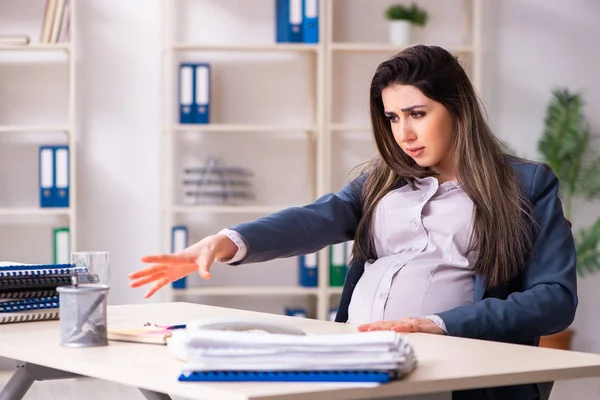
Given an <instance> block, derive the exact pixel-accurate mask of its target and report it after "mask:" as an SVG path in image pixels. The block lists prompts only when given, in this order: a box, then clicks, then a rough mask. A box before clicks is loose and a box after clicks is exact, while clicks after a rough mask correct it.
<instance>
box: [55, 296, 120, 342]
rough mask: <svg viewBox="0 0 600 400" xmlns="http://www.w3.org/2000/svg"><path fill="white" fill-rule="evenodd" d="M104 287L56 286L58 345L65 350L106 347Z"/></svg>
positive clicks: (105, 297)
mask: <svg viewBox="0 0 600 400" xmlns="http://www.w3.org/2000/svg"><path fill="white" fill-rule="evenodd" d="M108 290H109V287H108V286H107V285H85V286H76V285H75V286H60V287H58V288H57V291H58V293H59V296H60V297H59V307H60V308H59V311H60V344H61V346H65V347H95V346H107V345H108V335H107V329H106V304H107V302H106V299H107V297H108Z"/></svg>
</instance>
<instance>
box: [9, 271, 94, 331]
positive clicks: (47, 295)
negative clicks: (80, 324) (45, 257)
mask: <svg viewBox="0 0 600 400" xmlns="http://www.w3.org/2000/svg"><path fill="white" fill-rule="evenodd" d="M74 274H77V275H78V279H79V281H80V282H81V283H92V282H95V281H97V277H94V276H92V275H90V274H88V273H87V271H84V270H82V269H81V268H76V267H75V266H74V265H72V264H19V263H14V262H0V324H7V323H13V322H26V321H39V320H51V319H58V318H59V298H58V292H57V290H56V289H57V287H59V286H66V285H71V279H72V277H73V275H74Z"/></svg>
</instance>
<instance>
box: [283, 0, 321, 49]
mask: <svg viewBox="0 0 600 400" xmlns="http://www.w3.org/2000/svg"><path fill="white" fill-rule="evenodd" d="M275 25H276V35H275V40H276V41H277V43H319V0H275Z"/></svg>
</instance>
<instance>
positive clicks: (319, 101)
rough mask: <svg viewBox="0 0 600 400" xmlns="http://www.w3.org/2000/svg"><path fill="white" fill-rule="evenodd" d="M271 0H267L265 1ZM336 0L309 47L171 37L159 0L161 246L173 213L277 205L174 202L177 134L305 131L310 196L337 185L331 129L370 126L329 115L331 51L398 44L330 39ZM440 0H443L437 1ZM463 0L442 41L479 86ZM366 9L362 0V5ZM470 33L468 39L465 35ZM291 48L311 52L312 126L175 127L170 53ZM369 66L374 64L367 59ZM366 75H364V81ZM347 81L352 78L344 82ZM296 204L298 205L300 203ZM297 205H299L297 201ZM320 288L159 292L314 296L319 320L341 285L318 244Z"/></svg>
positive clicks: (470, 10)
mask: <svg viewBox="0 0 600 400" xmlns="http://www.w3.org/2000/svg"><path fill="white" fill-rule="evenodd" d="M264 1H272V0H264ZM342 1H343V0H320V1H319V36H320V43H319V44H316V45H311V44H309V45H306V44H264V45H263V44H259V45H255V44H252V45H247V44H239V45H231V44H230V45H211V44H199V43H182V42H176V41H174V40H173V37H174V35H173V31H174V24H173V18H174V13H175V9H174V7H175V0H163V7H164V8H163V10H162V11H163V12H162V15H163V16H164V24H163V37H162V38H163V43H162V46H163V50H162V57H163V60H162V61H163V66H164V69H163V72H164V75H163V94H164V96H163V99H164V104H163V110H164V111H165V112H164V115H163V129H162V146H161V147H162V149H163V151H162V158H161V160H162V171H163V176H162V188H163V190H162V193H163V198H162V204H163V205H162V213H163V219H162V221H163V224H162V234H163V236H162V243H163V246H164V247H163V251H165V252H169V251H170V246H171V239H170V230H171V227H172V226H173V224H174V216H175V215H178V214H194V213H196V214H200V213H215V214H219V213H221V214H240V215H246V214H248V215H253V214H263V215H267V214H270V213H273V212H276V211H279V210H281V209H283V208H286V206H285V205H281V206H271V205H260V204H257V205H251V206H248V205H246V206H226V205H223V206H221V205H214V206H184V205H178V204H174V202H173V199H174V197H173V191H174V182H173V172H174V171H173V163H174V159H173V148H174V146H175V141H176V140H177V138H178V135H179V134H180V133H182V132H186V133H190V132H192V133H194V132H197V133H204V134H206V133H208V134H211V133H220V132H229V133H238V134H240V135H252V134H253V133H257V132H260V133H265V132H267V133H273V134H285V133H288V132H305V133H306V134H307V135H308V137H309V139H310V140H311V141H312V143H313V145H312V152H311V154H307V157H308V158H309V159H310V160H312V162H313V163H314V166H315V168H314V177H313V178H314V179H313V181H312V190H311V192H312V193H313V199H316V198H317V197H319V196H321V195H323V194H326V193H329V192H332V191H334V190H337V189H338V188H336V187H333V184H332V175H333V165H332V154H333V144H332V143H333V138H334V136H335V135H340V134H344V133H347V132H365V133H369V132H370V126H369V125H370V123H369V121H364V122H362V123H340V122H334V121H333V117H332V115H333V103H334V102H335V101H337V98H336V95H337V94H336V93H334V90H333V84H332V82H333V78H334V71H333V60H334V58H335V57H336V55H338V54H342V53H343V54H349V53H355V54H360V53H364V54H371V55H375V56H377V55H380V56H389V55H392V54H393V53H396V52H398V51H399V50H401V48H399V47H396V46H392V45H389V44H386V43H381V44H379V43H354V42H349V43H346V42H334V40H333V37H334V34H333V23H334V18H333V15H334V13H335V7H336V6H338V5H339V4H340V2H342ZM439 1H443V0H439ZM461 1H462V3H461V5H462V38H461V39H462V43H461V44H460V45H459V46H453V47H449V46H445V47H446V48H447V49H448V50H450V51H452V52H453V53H455V54H458V55H459V56H461V57H465V59H466V60H468V61H469V62H470V65H471V70H472V72H473V73H472V76H471V79H472V80H473V82H474V84H475V86H476V87H477V89H478V90H479V91H481V61H480V57H481V56H480V50H481V49H480V20H481V0H461ZM366 3H367V2H365V5H364V6H365V7H368V6H369V5H368V4H366ZM469 38H472V40H469ZM187 51H193V52H202V51H207V52H244V53H258V52H278V53H281V52H295V53H300V54H308V55H311V56H312V57H313V61H314V63H313V64H312V65H313V68H314V69H313V70H312V71H311V75H310V76H311V78H314V82H310V83H309V84H310V85H313V84H314V86H315V89H314V90H313V91H312V92H311V94H312V96H313V97H312V99H311V105H312V107H314V115H315V120H314V125H312V126H286V125H281V124H279V125H268V124H265V125H263V124H248V125H246V124H219V123H210V124H205V125H178V124H176V123H175V122H176V118H175V115H174V113H173V109H174V106H173V105H174V104H176V102H177V101H178V99H177V88H176V87H174V85H173V76H174V74H176V73H177V71H176V70H175V69H174V68H173V66H174V65H175V60H177V55H178V54H180V53H182V52H187ZM374 64H376V63H375V62H374ZM369 78H370V77H367V78H366V79H369ZM349 84H351V83H349ZM357 140H360V141H361V143H362V144H361V145H364V142H366V141H367V140H369V141H370V140H371V138H370V136H369V135H364V136H362V137H361V138H360V139H357ZM299 203H301V204H305V203H304V202H302V201H299ZM301 204H299V205H301ZM318 261H319V286H318V287H316V288H304V287H301V286H224V287H191V288H187V289H177V290H173V289H172V288H170V287H169V288H168V289H166V290H164V291H163V294H164V299H165V300H167V301H171V300H173V298H174V297H175V296H178V295H186V296H187V295H202V296H269V297H285V296H288V297H289V296H315V297H316V306H317V315H316V317H317V318H318V319H327V318H328V315H329V310H330V307H335V306H337V303H335V304H333V303H332V301H331V300H332V297H333V296H336V295H339V294H341V291H342V288H341V287H330V286H329V249H328V248H325V249H323V250H322V251H320V252H319V256H318Z"/></svg>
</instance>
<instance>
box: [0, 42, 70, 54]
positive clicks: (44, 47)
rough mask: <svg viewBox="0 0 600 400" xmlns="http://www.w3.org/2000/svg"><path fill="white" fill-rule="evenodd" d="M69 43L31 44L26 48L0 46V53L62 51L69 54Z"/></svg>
mask: <svg viewBox="0 0 600 400" xmlns="http://www.w3.org/2000/svg"><path fill="white" fill-rule="evenodd" d="M70 50H71V45H70V44H69V43H48V44H45V43H33V44H29V45H27V46H14V45H0V51H44V52H45V51H64V52H69V51H70Z"/></svg>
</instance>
